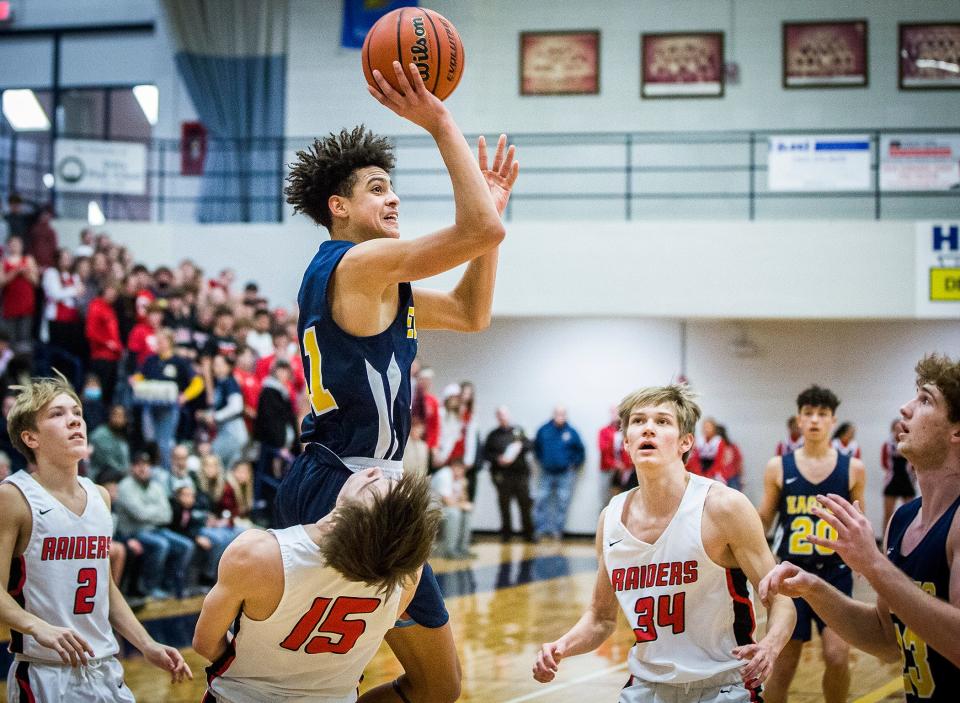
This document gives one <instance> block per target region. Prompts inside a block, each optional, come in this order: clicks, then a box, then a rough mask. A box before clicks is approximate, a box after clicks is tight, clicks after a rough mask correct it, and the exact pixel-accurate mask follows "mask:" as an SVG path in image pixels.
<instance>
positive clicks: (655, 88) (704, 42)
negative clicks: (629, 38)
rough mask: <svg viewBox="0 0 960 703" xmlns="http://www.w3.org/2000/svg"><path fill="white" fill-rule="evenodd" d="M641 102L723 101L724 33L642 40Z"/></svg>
mask: <svg viewBox="0 0 960 703" xmlns="http://www.w3.org/2000/svg"><path fill="white" fill-rule="evenodd" d="M640 66H641V70H640V97H641V98H720V97H723V87H724V64H723V32H671V33H662V34H643V35H641V36H640Z"/></svg>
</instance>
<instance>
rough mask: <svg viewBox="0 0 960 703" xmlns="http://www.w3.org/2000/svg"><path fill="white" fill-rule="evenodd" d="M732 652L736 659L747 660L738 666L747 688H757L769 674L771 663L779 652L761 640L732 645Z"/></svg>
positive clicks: (771, 668)
mask: <svg viewBox="0 0 960 703" xmlns="http://www.w3.org/2000/svg"><path fill="white" fill-rule="evenodd" d="M732 654H733V656H735V657H736V658H737V659H741V660H746V661H747V663H746V665H744V666H743V667H741V668H740V676H741V677H742V678H743V685H744V686H746V687H747V688H757V687H758V686H760V684H762V683H763V682H764V681H766V680H767V677H768V676H770V672H771V671H773V663H774V662H775V661H776V660H777V654H779V652H775V651H773V648H772V647H771V646H770V645H769V644H765V643H764V642H763V640H761V641H760V642H757V643H756V644H748V645H744V646H742V647H734V648H733V650H732Z"/></svg>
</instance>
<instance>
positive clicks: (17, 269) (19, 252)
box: [0, 234, 40, 352]
mask: <svg viewBox="0 0 960 703" xmlns="http://www.w3.org/2000/svg"><path fill="white" fill-rule="evenodd" d="M39 280H40V271H39V269H38V268H37V263H36V262H35V261H34V260H33V257H32V256H29V255H25V254H24V253H23V239H22V238H21V237H20V236H18V235H15V234H14V235H11V236H10V238H9V239H8V240H7V247H6V252H5V253H4V256H3V267H2V269H0V288H2V289H3V307H2V314H3V321H4V324H5V325H6V327H7V329H8V330H9V332H10V341H11V343H12V344H13V348H14V350H15V351H24V352H29V351H30V348H31V347H32V341H33V317H34V314H35V313H36V307H37V296H36V285H37V282H38V281H39Z"/></svg>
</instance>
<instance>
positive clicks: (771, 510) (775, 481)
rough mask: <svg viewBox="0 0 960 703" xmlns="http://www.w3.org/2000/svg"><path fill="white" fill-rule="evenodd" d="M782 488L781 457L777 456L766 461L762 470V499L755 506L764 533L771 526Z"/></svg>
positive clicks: (775, 515)
mask: <svg viewBox="0 0 960 703" xmlns="http://www.w3.org/2000/svg"><path fill="white" fill-rule="evenodd" d="M782 489H783V459H781V458H780V457H778V456H775V457H773V458H772V459H771V460H770V461H768V462H767V467H766V468H765V469H764V471H763V499H762V500H761V501H760V505H759V506H758V507H757V512H758V513H759V514H760V521H761V522H762V523H763V532H764V534H766V533H767V532H769V531H770V528H771V527H772V526H773V521H774V519H775V518H776V517H777V508H778V506H779V504H780V491H781V490H782Z"/></svg>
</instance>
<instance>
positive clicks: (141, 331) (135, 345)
mask: <svg viewBox="0 0 960 703" xmlns="http://www.w3.org/2000/svg"><path fill="white" fill-rule="evenodd" d="M165 308H166V305H165V304H164V302H163V301H159V300H158V301H154V302H152V303H150V306H149V307H148V308H147V317H146V319H145V320H143V321H142V322H138V323H137V324H135V325H134V326H133V329H132V330H130V338H129V339H128V340H127V349H128V350H129V351H130V353H131V354H135V355H136V358H137V368H138V369H139V368H140V367H142V366H143V362H145V361H146V360H147V358H148V357H150V356H153V355H154V354H156V353H157V330H159V329H160V325H162V324H163V311H164V309H165Z"/></svg>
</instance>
